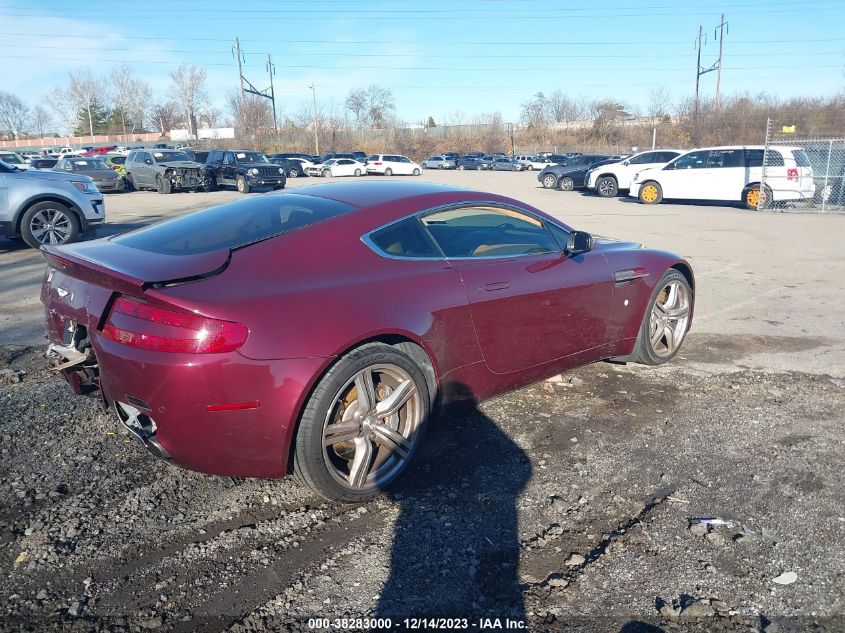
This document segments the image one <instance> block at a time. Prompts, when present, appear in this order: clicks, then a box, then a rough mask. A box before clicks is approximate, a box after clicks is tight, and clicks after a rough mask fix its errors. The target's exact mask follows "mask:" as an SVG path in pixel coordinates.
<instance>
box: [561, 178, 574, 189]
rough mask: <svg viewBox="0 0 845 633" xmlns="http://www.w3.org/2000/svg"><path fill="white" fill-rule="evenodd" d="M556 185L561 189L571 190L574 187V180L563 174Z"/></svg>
mask: <svg viewBox="0 0 845 633" xmlns="http://www.w3.org/2000/svg"><path fill="white" fill-rule="evenodd" d="M558 187H559V188H560V190H561V191H572V190H573V189H575V181H574V180H572V178H570V177H569V176H564V177H563V178H561V179H560V185H558Z"/></svg>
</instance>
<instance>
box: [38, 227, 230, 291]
mask: <svg viewBox="0 0 845 633" xmlns="http://www.w3.org/2000/svg"><path fill="white" fill-rule="evenodd" d="M41 252H42V253H44V256H45V257H46V258H47V262H48V263H49V265H50V266H52V267H53V268H55V269H57V270H61V271H62V272H65V273H67V274H68V275H70V276H72V277H75V278H77V279H82V280H83V281H87V282H89V283H92V284H96V285H98V286H100V287H103V288H110V289H112V290H115V291H117V292H120V293H122V294H130V295H135V296H140V295H141V294H143V292H144V290H146V289H147V288H160V287H162V286H169V285H173V284H177V283H186V282H189V281H196V280H199V279H204V278H207V277H213V276H214V275H217V274H220V273H221V272H223V271H224V270H225V269H226V267H227V266H228V265H229V261H230V259H231V256H232V252H231V250H229V249H228V248H225V249H220V250H216V251H210V252H208V253H198V254H189V255H165V254H161V253H150V252H147V251H141V250H138V249H135V248H129V247H126V246H123V245H121V244H117V243H115V242H111V241H107V240H96V241H93V242H83V243H79V244H72V245H67V246H53V245H45V246H42V247H41Z"/></svg>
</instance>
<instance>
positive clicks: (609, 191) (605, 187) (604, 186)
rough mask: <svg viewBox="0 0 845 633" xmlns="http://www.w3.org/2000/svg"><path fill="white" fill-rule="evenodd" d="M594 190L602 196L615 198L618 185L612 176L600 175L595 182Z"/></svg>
mask: <svg viewBox="0 0 845 633" xmlns="http://www.w3.org/2000/svg"><path fill="white" fill-rule="evenodd" d="M596 192H597V193H598V194H599V195H600V196H601V197H602V198H615V197H616V196H617V195H618V194H619V185H618V184H617V182H616V178H614V177H613V176H602V177H601V178H599V179H598V181H597V182H596Z"/></svg>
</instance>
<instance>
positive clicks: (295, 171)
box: [288, 167, 299, 178]
mask: <svg viewBox="0 0 845 633" xmlns="http://www.w3.org/2000/svg"><path fill="white" fill-rule="evenodd" d="M288 178H299V169H297V168H296V167H291V168H290V171H289V172H288Z"/></svg>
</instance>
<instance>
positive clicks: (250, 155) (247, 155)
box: [235, 152, 270, 165]
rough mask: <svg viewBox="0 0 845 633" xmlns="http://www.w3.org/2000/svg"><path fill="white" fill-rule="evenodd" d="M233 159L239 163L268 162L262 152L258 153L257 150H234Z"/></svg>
mask: <svg viewBox="0 0 845 633" xmlns="http://www.w3.org/2000/svg"><path fill="white" fill-rule="evenodd" d="M235 160H236V161H238V164H239V165H253V164H256V163H261V164H266V163H269V162H270V161H269V160H267V157H266V156H265V155H264V154H259V153H258V152H235Z"/></svg>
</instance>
